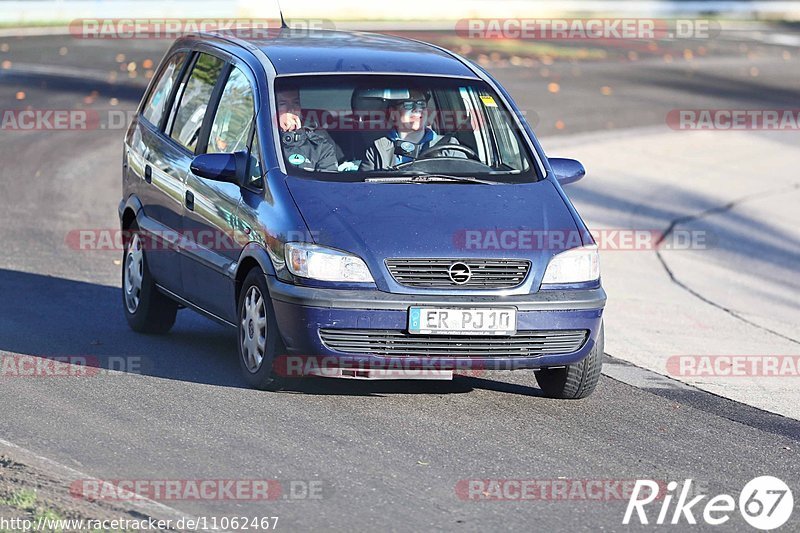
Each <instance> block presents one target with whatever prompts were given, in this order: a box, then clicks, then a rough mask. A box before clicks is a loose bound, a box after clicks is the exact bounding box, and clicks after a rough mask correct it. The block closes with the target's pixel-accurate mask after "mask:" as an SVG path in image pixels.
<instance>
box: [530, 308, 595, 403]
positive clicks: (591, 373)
mask: <svg viewBox="0 0 800 533" xmlns="http://www.w3.org/2000/svg"><path fill="white" fill-rule="evenodd" d="M603 329H604V328H603V324H602V323H601V324H600V333H598V335H597V342H595V345H594V348H592V351H591V353H590V354H589V356H588V357H587V358H586V359H584V360H583V361H581V362H580V363H576V364H574V365H569V366H567V367H565V368H547V369H543V370H537V371H536V381H537V382H538V383H539V387H541V389H542V391H543V392H544V394H545V396H547V397H548V398H561V399H580V398H586V397H587V396H589V395H590V394H592V391H594V388H595V387H596V386H597V382H598V381H600V371H601V370H602V369H603V348H604V346H603V345H604V343H605V340H604V336H605V335H604V332H603Z"/></svg>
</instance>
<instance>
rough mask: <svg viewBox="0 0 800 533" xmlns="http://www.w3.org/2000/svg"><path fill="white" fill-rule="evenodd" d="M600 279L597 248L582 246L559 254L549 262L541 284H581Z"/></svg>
mask: <svg viewBox="0 0 800 533" xmlns="http://www.w3.org/2000/svg"><path fill="white" fill-rule="evenodd" d="M599 278H600V254H599V253H598V252H597V246H595V245H591V246H582V247H580V248H572V249H571V250H567V251H566V252H561V253H560V254H558V255H557V256H555V257H554V258H552V259H551V260H550V264H549V265H547V270H546V271H545V273H544V279H543V280H542V283H543V284H544V283H581V282H584V281H595V280H597V279H599Z"/></svg>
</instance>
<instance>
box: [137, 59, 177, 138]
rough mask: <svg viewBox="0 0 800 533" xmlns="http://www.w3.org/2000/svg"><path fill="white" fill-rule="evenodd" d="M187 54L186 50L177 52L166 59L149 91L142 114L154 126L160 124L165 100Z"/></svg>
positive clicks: (167, 98) (165, 103)
mask: <svg viewBox="0 0 800 533" xmlns="http://www.w3.org/2000/svg"><path fill="white" fill-rule="evenodd" d="M187 55H188V54H187V53H186V52H178V53H177V54H175V55H173V56H172V57H170V58H169V60H168V61H167V64H166V66H165V67H164V70H162V71H161V75H160V77H159V78H158V81H157V82H156V85H155V88H154V89H153V92H151V93H150V96H149V97H148V99H147V102H146V103H145V105H144V108H143V109H142V115H143V116H144V118H146V119H147V121H148V122H150V123H151V124H154V125H156V126H158V125H159V124H161V118H162V117H163V116H164V109H165V108H166V105H167V100H169V95H170V93H171V92H172V88H173V87H174V86H175V83H176V82H177V81H178V76H180V73H181V68H182V67H183V63H184V61H186V57H187Z"/></svg>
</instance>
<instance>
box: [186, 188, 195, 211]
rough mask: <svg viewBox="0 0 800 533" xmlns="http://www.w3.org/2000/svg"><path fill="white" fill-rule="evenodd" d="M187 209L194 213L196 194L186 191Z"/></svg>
mask: <svg viewBox="0 0 800 533" xmlns="http://www.w3.org/2000/svg"><path fill="white" fill-rule="evenodd" d="M186 209H188V210H189V211H194V193H193V192H192V191H186Z"/></svg>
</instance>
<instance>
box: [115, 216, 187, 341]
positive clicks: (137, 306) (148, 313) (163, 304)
mask: <svg viewBox="0 0 800 533" xmlns="http://www.w3.org/2000/svg"><path fill="white" fill-rule="evenodd" d="M130 232H131V237H130V238H129V239H126V242H125V251H124V253H123V255H122V308H123V309H124V310H125V318H126V319H127V320H128V325H129V326H130V327H131V329H132V330H134V331H138V332H139V333H166V332H168V331H169V330H170V329H171V328H172V326H173V325H174V324H175V316H176V315H177V313H178V304H177V303H176V302H174V301H173V300H171V299H169V298H168V297H166V296H164V295H163V294H161V293H160V292H159V291H158V289H157V288H156V284H155V282H154V281H153V277H152V276H151V275H150V270H149V269H148V268H147V259H146V258H145V254H144V246H143V243H142V238H141V236H140V235H139V232H138V229H137V228H136V227H135V226H134V227H132V228H130Z"/></svg>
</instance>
